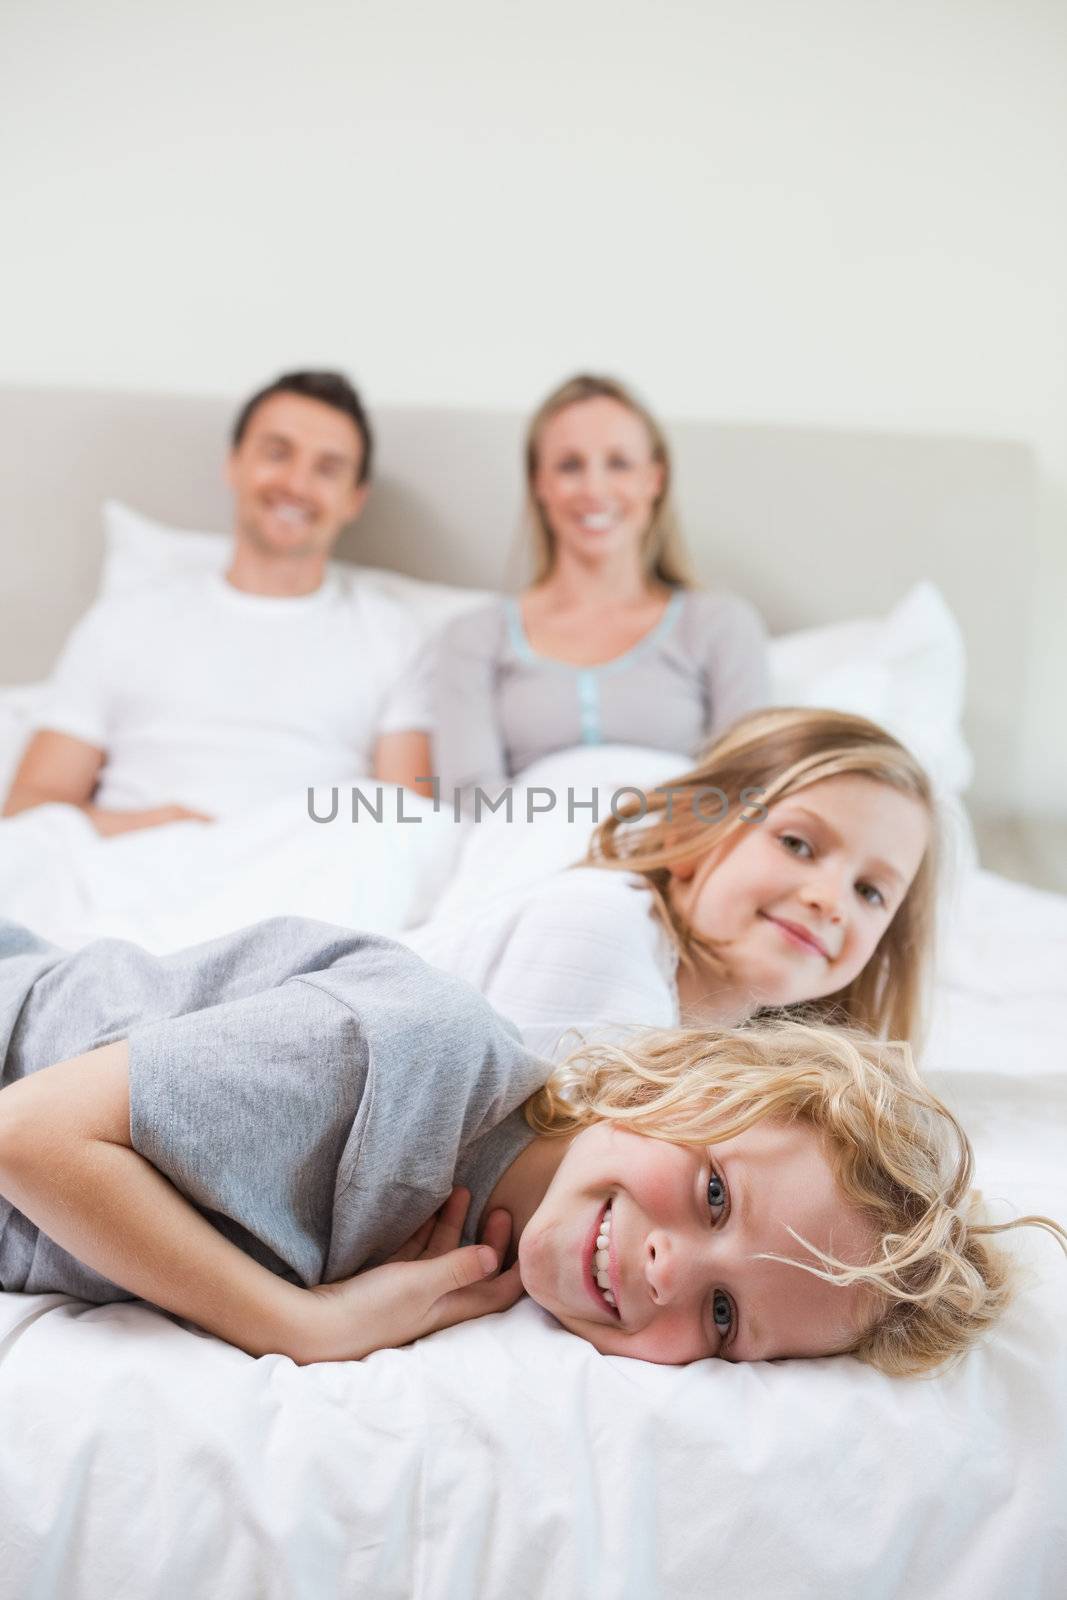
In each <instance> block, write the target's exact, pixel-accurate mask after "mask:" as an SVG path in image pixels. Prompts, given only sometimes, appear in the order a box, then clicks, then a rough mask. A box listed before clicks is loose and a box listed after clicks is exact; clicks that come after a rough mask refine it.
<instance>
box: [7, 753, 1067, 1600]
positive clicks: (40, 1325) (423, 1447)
mask: <svg viewBox="0 0 1067 1600" xmlns="http://www.w3.org/2000/svg"><path fill="white" fill-rule="evenodd" d="M664 775H665V774H664V773H663V772H662V771H653V770H652V769H651V768H650V781H656V780H657V779H658V778H660V777H662V776H664ZM579 776H580V773H579ZM631 781H633V780H632V778H631ZM298 816H299V813H298V810H297V809H285V808H283V807H278V808H267V810H266V811H265V812H263V813H258V814H256V816H255V817H250V818H246V819H241V821H240V823H238V822H236V821H234V822H230V823H227V824H223V825H220V828H219V830H216V831H213V830H210V829H204V828H198V827H197V826H196V825H194V824H182V825H180V826H178V827H174V828H169V829H165V830H158V831H157V832H156V833H155V834H154V835H147V834H146V835H141V836H130V838H128V839H127V840H119V841H114V842H111V843H109V844H107V845H104V846H100V845H99V842H98V841H95V839H93V838H91V837H89V834H88V830H87V829H86V828H85V825H84V823H83V822H82V821H81V819H80V818H77V817H73V816H71V814H70V813H67V812H63V811H62V810H61V808H48V810H47V811H46V812H42V813H40V814H38V815H37V816H36V817H33V816H28V817H25V818H21V819H15V821H14V822H12V823H6V824H3V825H2V826H0V893H2V894H3V904H4V910H5V913H6V914H8V915H15V916H21V917H23V918H24V919H25V920H28V921H30V922H31V923H35V924H36V925H38V926H39V927H40V928H41V930H42V931H44V932H46V933H50V934H51V936H52V937H55V938H60V939H62V940H63V941H64V942H68V943H76V942H81V940H82V939H83V938H88V937H92V936H93V935H95V934H97V933H112V934H122V935H124V936H127V937H133V938H137V939H140V940H141V941H142V942H144V943H146V944H148V945H149V946H150V947H152V948H155V949H164V948H172V947H175V946H177V945H180V944H183V943H187V942H190V940H192V939H196V938H200V937H207V936H210V935H211V934H213V933H216V932H222V931H225V928H226V927H229V926H237V925H239V924H240V923H241V922H245V921H249V920H252V919H254V918H255V917H257V916H261V915H266V914H268V913H269V912H271V911H274V910H299V911H303V912H305V913H306V914H311V915H319V916H325V917H327V918H328V919H330V920H335V921H342V922H353V921H355V922H359V921H362V922H364V923H365V924H366V925H371V926H378V927H381V928H383V929H384V931H391V930H395V929H397V928H398V927H400V926H402V925H404V924H405V923H407V922H410V921H414V920H417V918H418V916H419V913H420V910H422V909H423V908H424V907H425V906H426V905H427V904H429V903H430V902H431V901H433V902H434V903H437V904H439V905H442V906H444V905H446V904H447V905H450V906H451V907H452V908H453V909H454V908H455V906H457V905H469V904H470V903H471V902H472V900H473V899H474V898H476V897H477V895H478V894H479V893H481V892H484V889H485V886H486V884H487V881H488V880H489V879H490V878H492V881H493V883H494V886H495V887H497V888H499V886H500V884H499V876H500V874H501V873H502V872H503V871H505V863H511V867H510V869H509V870H511V871H512V873H513V876H514V879H515V882H516V883H519V882H520V881H532V880H533V879H534V878H535V877H536V876H538V875H540V874H542V873H543V872H544V871H547V870H550V869H551V868H553V867H555V866H557V865H561V864H563V862H565V861H566V860H568V859H570V858H571V857H572V856H573V855H574V854H576V853H577V851H576V849H575V842H576V839H577V838H578V837H580V835H581V834H582V833H583V832H584V831H585V829H584V827H579V828H578V829H577V830H576V831H575V830H571V829H568V828H567V827H565V826H562V825H558V823H556V822H549V824H548V825H547V826H543V827H542V828H541V829H540V831H536V830H522V834H521V838H520V835H519V833H517V832H515V831H512V832H510V833H505V832H504V831H503V828H504V827H506V826H507V825H503V824H502V825H501V828H500V830H498V831H497V832H496V833H493V832H490V831H486V832H484V833H480V834H476V835H469V836H467V837H466V838H465V839H464V838H462V837H461V831H460V830H458V829H456V828H455V827H454V825H453V824H452V823H451V821H450V820H449V819H448V817H447V816H446V815H442V816H439V817H437V818H433V817H432V816H430V817H428V820H427V822H425V823H423V824H422V825H414V826H412V825H407V826H403V827H394V828H393V830H392V832H391V833H389V832H388V830H384V831H383V830H379V831H378V832H376V833H375V834H374V836H373V837H374V840H375V847H374V848H373V849H371V848H370V846H369V845H368V844H367V841H368V840H369V839H371V837H372V835H371V833H370V832H369V830H368V831H365V832H364V833H362V834H360V833H359V832H358V829H359V828H362V827H363V826H364V825H363V823H360V824H358V825H352V824H342V823H340V822H338V823H337V824H334V825H330V826H328V827H321V828H318V829H315V828H314V826H313V825H310V826H309V825H308V823H307V821H306V814H305V816H304V817H302V818H299V826H298V825H297V818H298ZM512 826H513V830H514V825H512ZM222 828H227V829H232V830H234V831H233V832H232V833H231V835H230V837H229V838H227V837H226V836H225V835H224V834H223V833H222V831H221V829H222ZM361 841H362V842H361ZM390 841H391V842H390ZM105 852H107V853H106V854H105ZM494 863H495V865H494ZM449 878H450V879H451V881H450V885H449V888H448V890H447V893H446V894H445V895H444V896H443V897H440V890H441V887H442V885H443V884H444V882H445V880H446V879H449ZM281 902H284V903H281ZM958 902H959V903H958V906H957V910H956V915H955V918H954V921H953V925H952V929H951V933H950V936H949V937H948V939H947V941H946V946H945V962H944V977H943V981H942V983H941V986H940V988H939V990H938V996H937V1013H936V1024H935V1028H934V1031H933V1036H932V1040H931V1044H930V1048H929V1050H928V1052H927V1058H926V1064H927V1069H928V1071H929V1073H930V1075H931V1077H932V1078H933V1079H934V1081H935V1085H936V1087H937V1088H938V1089H939V1091H940V1092H942V1093H943V1094H944V1095H945V1097H946V1098H947V1099H948V1100H949V1101H950V1102H951V1103H952V1105H953V1106H954V1107H955V1108H956V1109H957V1110H958V1111H959V1113H960V1115H961V1117H962V1118H963V1120H964V1123H965V1125H966V1126H967V1127H968V1129H969V1131H970V1132H971V1133H972V1136H973V1137H974V1139H975V1143H976V1148H977V1152H978V1167H979V1179H980V1182H981V1184H982V1186H983V1188H984V1190H985V1191H986V1193H987V1195H988V1196H989V1197H990V1198H991V1199H993V1200H994V1201H995V1202H996V1205H997V1208H998V1213H999V1214H1000V1215H1003V1216H1008V1215H1011V1214H1016V1213H1019V1212H1023V1211H1043V1212H1046V1213H1048V1214H1050V1215H1052V1216H1057V1217H1059V1218H1061V1219H1063V1218H1067V1178H1065V1176H1064V1152H1065V1149H1067V1140H1065V1133H1067V994H1065V987H1067V985H1065V980H1064V975H1065V974H1067V901H1065V900H1062V899H1060V898H1058V897H1055V896H1051V895H1042V894H1039V893H1037V892H1036V891H1033V890H1029V889H1025V888H1022V887H1020V886H1018V885H1013V884H1007V883H1004V882H1003V881H1002V880H999V879H996V878H994V877H992V876H991V875H989V874H984V873H977V872H975V873H972V874H971V875H970V876H968V877H967V878H966V879H965V880H964V882H963V884H962V886H961V891H960V893H959V897H958ZM1020 1250H1021V1252H1022V1253H1024V1254H1025V1256H1026V1257H1027V1259H1028V1261H1029V1262H1030V1263H1032V1266H1031V1269H1030V1270H1031V1273H1032V1277H1033V1283H1032V1284H1031V1286H1030V1287H1029V1288H1028V1289H1026V1290H1025V1291H1024V1293H1023V1294H1022V1295H1021V1297H1020V1299H1019V1301H1018V1303H1017V1305H1016V1306H1015V1307H1014V1308H1013V1310H1012V1311H1011V1312H1010V1314H1009V1315H1008V1317H1007V1318H1006V1319H1005V1321H1004V1323H1003V1324H1002V1326H1001V1327H1000V1328H999V1329H998V1331H997V1332H996V1334H995V1336H993V1337H992V1338H990V1339H989V1341H988V1342H987V1344H986V1345H985V1346H984V1347H983V1348H981V1349H979V1350H977V1351H975V1352H974V1353H973V1354H972V1355H971V1356H970V1357H969V1358H968V1359H967V1360H966V1361H965V1362H963V1363H962V1364H961V1365H960V1366H959V1367H958V1368H957V1369H956V1370H955V1371H953V1372H951V1373H950V1374H948V1375H947V1376H944V1377H940V1378H938V1379H936V1380H920V1381H900V1380H896V1381H894V1380H890V1379H886V1378H883V1377H880V1376H879V1375H878V1374H876V1373H874V1372H871V1371H869V1370H867V1369H865V1368H863V1367H862V1366H860V1365H859V1364H858V1363H856V1362H853V1361H850V1360H847V1359H838V1360H830V1361H820V1362H784V1363H770V1364H767V1363H761V1364H757V1365H752V1366H747V1367H743V1366H733V1365H729V1364H726V1363H718V1362H708V1363H701V1364H698V1365H696V1366H693V1367H690V1368H687V1369H684V1370H671V1369H662V1368H656V1367H652V1366H648V1365H645V1364H642V1363H636V1362H630V1361H626V1360H623V1359H620V1358H612V1357H604V1356H600V1355H598V1354H597V1353H596V1352H595V1351H593V1350H592V1348H591V1347H590V1346H588V1345H586V1344H584V1343H582V1342H581V1341H579V1340H577V1339H575V1338H573V1337H571V1336H570V1335H568V1334H566V1333H565V1332H563V1331H562V1330H561V1329H560V1328H559V1327H558V1326H557V1325H556V1324H555V1323H554V1322H553V1321H552V1320H551V1319H550V1318H549V1317H548V1316H547V1315H546V1314H545V1313H543V1312H542V1311H540V1310H539V1308H537V1307H536V1306H534V1305H532V1304H531V1303H530V1302H529V1301H526V1302H523V1303H521V1304H520V1305H519V1306H517V1307H516V1308H515V1309H514V1310H512V1311H511V1312H509V1313H507V1314H506V1315H505V1316H502V1317H493V1318H486V1319H484V1320H482V1321H481V1322H477V1323H472V1324H467V1325H466V1326H464V1327H461V1328H456V1329H452V1330H450V1331H448V1332H446V1333H442V1334H438V1335H436V1336H434V1337H433V1338H430V1339H426V1340H423V1341H422V1342H421V1343H419V1344H417V1345H415V1346H414V1347H412V1348H410V1349H406V1350H399V1351H383V1352H379V1353H378V1354H376V1355H374V1356H371V1357H369V1358H368V1359H367V1360H365V1361H363V1362H359V1363H351V1364H345V1365H333V1366H320V1367H311V1368H304V1369H300V1368H297V1367H295V1366H294V1365H293V1364H292V1363H291V1362H289V1361H288V1360H286V1359H284V1358H280V1357H269V1358H264V1359H261V1360H258V1361H256V1360H253V1359H251V1358H250V1357H248V1356H245V1355H243V1354H242V1353H240V1352H239V1351H236V1350H234V1349H231V1348H229V1347H227V1346H225V1345H223V1344H221V1343H219V1342H218V1341H217V1340H215V1339H212V1338H210V1337H208V1336H206V1335H203V1334H200V1333H198V1332H196V1331H194V1330H192V1329H191V1328H188V1327H186V1326H183V1325H180V1324H178V1323H176V1322H174V1321H173V1320H171V1319H170V1318H168V1317H165V1316H163V1315H161V1314H159V1313H156V1312H154V1311H151V1310H149V1309H148V1308H146V1307H143V1306H133V1305H128V1304H126V1305H116V1306H108V1307H93V1308H89V1307H85V1306H82V1305H80V1304H78V1303H76V1302H73V1301H70V1300H66V1299H64V1298H62V1297H58V1296H18V1295H8V1296H2V1297H0V1597H2V1600H16V1597H18V1600H23V1597H27V1600H29V1597H42V1600H43V1597H46V1596H47V1597H52V1596H55V1597H61V1600H117V1597H130V1600H156V1597H159V1600H170V1597H176V1596H182V1597H184V1596H191V1595H195V1596H196V1597H197V1600H209V1597H213V1596H219V1597H220V1600H221V1597H226V1600H232V1597H244V1596H249V1597H256V1600H259V1597H264V1600H267V1597H275V1596H277V1597H278V1600H282V1597H285V1600H289V1597H303V1596H307V1597H309V1600H310V1597H314V1600H322V1597H325V1596H334V1595H337V1596H340V1595H345V1596H350V1595H351V1596H355V1595H358V1596H360V1597H378V1596H382V1597H384V1596H394V1595H395V1596H398V1597H400V1596H404V1597H407V1596H418V1597H420V1600H463V1597H466V1596H472V1597H473V1596H479V1597H482V1596H485V1597H494V1596H505V1595H506V1596H509V1597H512V1596H524V1597H531V1600H532V1597H541V1596H544V1597H549V1596H551V1597H557V1596H568V1597H570V1596H574V1597H584V1596H597V1597H600V1596H603V1597H605V1600H607V1597H623V1596H625V1597H633V1600H653V1597H657V1596H664V1597H668V1596H669V1597H678V1600H682V1597H685V1600H688V1597H690V1596H695V1595H698V1594H703V1593H709V1594H714V1595H716V1596H718V1597H719V1600H733V1597H735V1596H736V1597H740V1596H746V1597H758V1600H763V1597H766V1600H772V1597H773V1600H778V1597H789V1600H793V1597H804V1596H812V1597H816V1596H818V1597H819V1600H824V1597H830V1600H835V1597H840V1600H890V1597H897V1596H901V1597H904V1596H906V1597H907V1600H942V1597H944V1600H950V1597H951V1600H954V1597H957V1596H959V1597H961V1600H962V1597H964V1596H966V1597H968V1600H1001V1597H1003V1596H1005V1595H1009V1594H1010V1595H1011V1596H1012V1597H1013V1600H1059V1597H1062V1596H1063V1595H1064V1594H1065V1593H1067V1358H1065V1355H1064V1340H1063V1332H1062V1330H1063V1328H1064V1326H1065V1325H1067V1262H1065V1261H1064V1259H1063V1257H1062V1256H1061V1254H1060V1252H1059V1251H1058V1249H1057V1247H1056V1246H1055V1244H1054V1243H1053V1242H1052V1241H1051V1240H1050V1239H1047V1238H1045V1237H1044V1236H1039V1237H1036V1238H1033V1239H1028V1240H1026V1241H1024V1242H1021V1243H1020Z"/></svg>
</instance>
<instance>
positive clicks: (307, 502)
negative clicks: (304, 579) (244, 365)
mask: <svg viewBox="0 0 1067 1600" xmlns="http://www.w3.org/2000/svg"><path fill="white" fill-rule="evenodd" d="M362 460H363V440H362V439H361V437H360V434H359V429H358V428H357V427H356V425H355V423H354V422H353V421H352V419H351V417H348V416H346V415H345V414H344V412H342V411H338V410H337V409H336V408H335V407H334V406H330V405H326V404H324V403H323V402H322V401H321V400H311V399H308V398H307V397H306V396H304V395H298V394H285V393H282V394H273V395H270V396H269V397H268V398H267V399H266V400H264V401H263V402H262V404H260V405H258V406H257V407H256V409H255V411H254V412H253V413H252V415H251V417H250V418H249V420H248V425H247V427H246V430H245V433H244V435H243V437H242V439H241V442H240V444H239V445H238V446H237V447H236V449H235V450H233V452H232V453H231V455H230V459H229V463H228V468H227V479H228V481H229V485H230V488H231V489H232V490H233V494H234V500H235V508H234V512H235V525H236V534H237V540H238V543H239V544H240V543H241V542H244V543H245V544H246V545H250V546H252V547H253V548H254V549H255V550H256V552H257V553H258V554H260V555H274V556H280V557H291V558H297V559H299V558H301V557H319V558H324V557H326V556H328V555H329V553H330V551H331V550H332V549H333V547H334V545H335V544H336V542H337V539H338V536H339V534H340V532H341V530H342V528H343V527H344V526H345V525H346V523H349V522H351V521H352V520H353V519H354V518H355V517H356V516H358V515H359V512H360V511H361V510H362V507H363V502H364V500H365V499H366V495H367V485H365V484H364V485H360V484H359V482H358V479H359V472H360V466H361V463H362Z"/></svg>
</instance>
